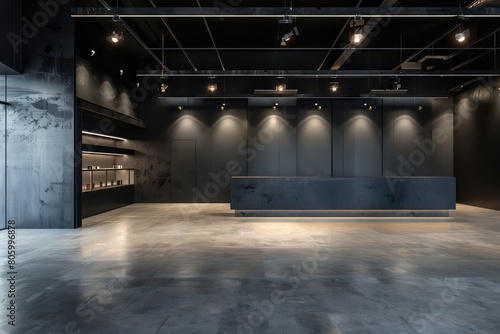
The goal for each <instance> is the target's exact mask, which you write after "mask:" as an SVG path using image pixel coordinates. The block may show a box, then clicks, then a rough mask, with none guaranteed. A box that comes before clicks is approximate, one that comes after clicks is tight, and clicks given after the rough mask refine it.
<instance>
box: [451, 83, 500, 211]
mask: <svg viewBox="0 0 500 334" xmlns="http://www.w3.org/2000/svg"><path fill="white" fill-rule="evenodd" d="M494 86H495V87H496V86H497V85H492V84H491V83H490V82H481V84H480V85H479V86H477V87H476V88H474V89H472V90H470V91H467V92H464V93H462V94H460V95H458V96H456V98H455V168H454V169H455V176H456V178H457V201H458V202H459V203H464V204H469V205H474V206H480V207H485V208H490V209H495V210H500V92H499V91H498V90H497V89H496V88H495V87H494Z"/></svg>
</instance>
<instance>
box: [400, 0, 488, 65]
mask: <svg viewBox="0 0 500 334" xmlns="http://www.w3.org/2000/svg"><path fill="white" fill-rule="evenodd" d="M489 2H490V1H489V0H477V1H475V2H473V3H471V4H470V5H468V6H467V9H466V10H470V9H473V8H477V7H481V6H483V5H485V4H487V3H489ZM460 10H462V9H461V8H460ZM459 17H462V18H463V22H460V23H458V24H456V25H455V26H454V27H453V28H451V29H450V30H448V31H447V32H446V33H445V34H443V35H442V36H441V37H439V38H438V39H436V40H434V41H432V42H430V43H429V44H427V45H426V46H425V48H423V49H422V50H420V51H418V52H415V53H414V54H412V55H411V56H410V57H408V58H407V59H406V60H405V61H404V62H403V63H406V62H409V61H411V60H413V58H415V57H416V56H418V55H419V54H421V53H422V52H424V51H425V50H427V49H428V48H430V47H431V46H432V45H433V44H435V43H436V42H438V41H439V40H441V39H443V38H444V37H446V36H448V35H449V34H451V33H452V32H453V30H455V29H457V28H459V27H460V26H461V25H462V24H463V23H465V22H467V21H468V20H469V18H465V16H464V15H459ZM403 63H401V64H399V65H398V66H396V67H394V69H393V70H394V71H396V70H398V69H400V68H401V66H402V65H403Z"/></svg>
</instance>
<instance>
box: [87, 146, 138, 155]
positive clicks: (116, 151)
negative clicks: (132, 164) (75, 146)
mask: <svg viewBox="0 0 500 334" xmlns="http://www.w3.org/2000/svg"><path fill="white" fill-rule="evenodd" d="M82 154H96V155H134V154H135V151H134V150H130V149H127V148H119V147H111V146H101V145H88V144H82Z"/></svg>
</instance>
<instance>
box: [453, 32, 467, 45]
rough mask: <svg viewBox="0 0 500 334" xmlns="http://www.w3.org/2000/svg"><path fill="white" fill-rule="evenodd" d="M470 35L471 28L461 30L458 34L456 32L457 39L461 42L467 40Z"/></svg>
mask: <svg viewBox="0 0 500 334" xmlns="http://www.w3.org/2000/svg"><path fill="white" fill-rule="evenodd" d="M469 37H470V30H469V29H466V30H464V31H460V32H459V33H458V34H455V39H456V40H457V42H459V43H463V42H465V40H466V39H467V38H469Z"/></svg>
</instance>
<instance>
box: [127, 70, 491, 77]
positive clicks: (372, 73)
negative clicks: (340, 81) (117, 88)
mask: <svg viewBox="0 0 500 334" xmlns="http://www.w3.org/2000/svg"><path fill="white" fill-rule="evenodd" d="M161 75H162V74H161V71H156V72H155V71H149V70H148V71H145V70H144V71H141V70H139V71H137V76H138V77H156V76H158V77H160V76H161ZM168 76H169V77H199V76H205V77H207V76H217V77H224V76H227V77H234V76H238V77H278V76H284V77H295V78H316V77H320V78H330V79H332V78H341V77H342V78H368V77H377V78H381V77H477V76H484V77H498V76H500V73H498V72H493V71H469V70H463V71H453V72H450V71H386V70H341V71H328V70H321V71H316V70H300V71H299V70H279V71H278V70H226V71H222V70H217V71H214V70H198V71H188V70H171V71H170V72H168Z"/></svg>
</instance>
